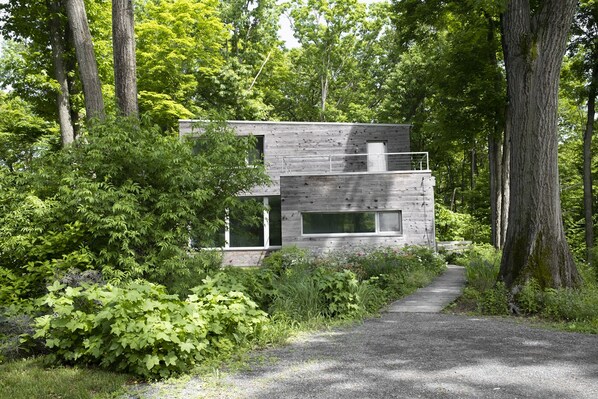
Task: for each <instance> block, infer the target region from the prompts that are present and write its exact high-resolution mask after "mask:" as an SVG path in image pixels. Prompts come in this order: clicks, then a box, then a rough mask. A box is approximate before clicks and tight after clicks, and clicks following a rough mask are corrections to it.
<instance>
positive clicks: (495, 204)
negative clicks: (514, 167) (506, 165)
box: [488, 134, 502, 249]
mask: <svg viewBox="0 0 598 399" xmlns="http://www.w3.org/2000/svg"><path fill="white" fill-rule="evenodd" d="M501 158H502V154H501V143H500V139H497V138H496V136H495V135H493V134H489V135H488V163H489V165H490V212H491V215H490V220H491V226H490V231H491V236H492V245H493V246H494V248H497V249H500V248H501V247H502V242H501V237H502V233H501V220H502V216H501V213H502V164H501Z"/></svg>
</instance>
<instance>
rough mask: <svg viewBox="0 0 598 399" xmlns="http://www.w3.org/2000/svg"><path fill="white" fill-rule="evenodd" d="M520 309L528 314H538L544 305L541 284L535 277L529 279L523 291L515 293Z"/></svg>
mask: <svg viewBox="0 0 598 399" xmlns="http://www.w3.org/2000/svg"><path fill="white" fill-rule="evenodd" d="M515 301H516V302H517V304H518V305H519V310H520V311H521V312H523V313H526V314H536V313H538V312H539V311H540V309H541V308H542V306H543V295H542V288H541V287H540V284H539V283H538V281H536V280H535V279H533V278H532V279H530V280H528V281H527V282H526V283H525V284H524V285H523V287H521V291H519V293H518V294H517V295H515Z"/></svg>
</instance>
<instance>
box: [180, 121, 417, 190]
mask: <svg viewBox="0 0 598 399" xmlns="http://www.w3.org/2000/svg"><path fill="white" fill-rule="evenodd" d="M195 123H196V121H188V120H183V121H180V123H179V129H180V134H181V135H189V134H191V135H193V134H200V133H201V132H200V131H199V130H198V128H196V127H194V124H195ZM228 124H229V126H231V127H233V128H234V129H235V130H236V132H237V134H238V135H240V136H246V135H250V134H252V135H255V136H264V162H265V164H266V169H267V172H268V175H269V176H270V177H271V179H272V185H271V186H269V187H256V188H254V189H253V190H252V191H251V193H249V195H259V196H261V195H279V194H280V176H281V174H283V173H284V172H285V170H284V165H283V159H284V158H285V157H304V156H322V158H316V159H314V158H311V159H304V160H295V161H293V163H292V168H293V170H292V172H293V173H301V172H304V173H315V172H322V170H321V168H322V165H326V164H327V163H328V161H327V157H325V156H328V155H350V154H365V153H366V152H367V142H368V141H385V142H386V151H387V152H390V153H393V152H409V148H410V147H409V131H410V125H394V124H392V125H391V124H362V123H311V122H243V121H230V122H228ZM333 164H334V165H333V168H334V170H335V171H336V172H338V173H346V172H355V171H365V170H366V163H365V157H342V158H335V159H334V161H333ZM392 164H393V158H392V157H390V158H389V166H391V168H392Z"/></svg>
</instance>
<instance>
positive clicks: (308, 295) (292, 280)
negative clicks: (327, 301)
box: [269, 265, 324, 321]
mask: <svg viewBox="0 0 598 399" xmlns="http://www.w3.org/2000/svg"><path fill="white" fill-rule="evenodd" d="M323 312H324V298H322V295H321V292H320V286H319V283H318V281H317V279H316V277H315V275H314V271H313V269H312V268H311V267H309V266H306V265H299V266H295V267H293V268H292V269H286V270H285V271H284V273H283V274H282V275H281V276H279V277H278V278H277V279H276V280H275V281H274V298H273V301H272V305H271V307H270V309H269V313H271V314H273V315H275V314H278V313H283V314H286V315H287V316H288V317H290V318H291V319H293V320H298V321H306V320H308V319H310V318H315V317H319V316H323Z"/></svg>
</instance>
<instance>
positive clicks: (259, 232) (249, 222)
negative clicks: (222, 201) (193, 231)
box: [192, 196, 282, 248]
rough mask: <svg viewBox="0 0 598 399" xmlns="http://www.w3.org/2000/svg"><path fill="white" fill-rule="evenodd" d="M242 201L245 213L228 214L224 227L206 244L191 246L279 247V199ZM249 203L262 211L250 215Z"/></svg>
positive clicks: (280, 240) (256, 198)
mask: <svg viewBox="0 0 598 399" xmlns="http://www.w3.org/2000/svg"><path fill="white" fill-rule="evenodd" d="M243 201H247V202H244V205H243V207H244V209H245V210H244V211H243V212H234V211H230V212H229V214H228V216H227V217H226V227H224V228H222V229H221V230H219V231H217V232H216V233H215V234H214V235H213V237H210V238H209V239H208V240H205V241H203V242H201V243H200V242H199V241H198V240H192V242H193V243H195V245H202V246H208V247H214V248H216V247H218V248H264V247H271V246H280V245H282V228H281V227H282V223H281V202H280V197H279V196H272V197H253V198H244V199H243ZM249 201H252V202H258V203H260V204H263V205H264V207H265V208H255V211H254V210H253V209H252V208H251V207H250V206H249V205H250V204H249ZM249 210H251V212H249ZM256 222H257V223H256Z"/></svg>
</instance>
